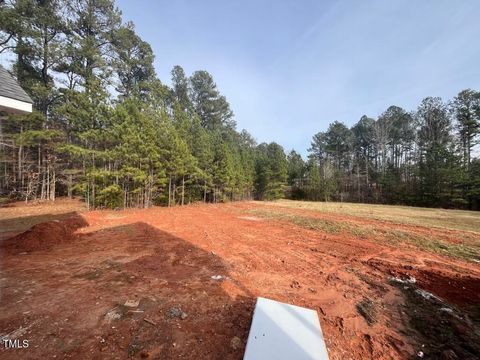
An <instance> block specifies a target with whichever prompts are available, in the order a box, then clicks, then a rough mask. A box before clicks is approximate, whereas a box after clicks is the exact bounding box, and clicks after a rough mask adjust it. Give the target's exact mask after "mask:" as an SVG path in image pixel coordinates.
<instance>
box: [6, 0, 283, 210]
mask: <svg viewBox="0 0 480 360" xmlns="http://www.w3.org/2000/svg"><path fill="white" fill-rule="evenodd" d="M0 31H1V32H0V52H4V53H10V54H11V55H12V57H13V59H14V61H13V66H12V72H13V74H14V75H15V77H16V79H17V80H18V82H19V83H20V85H21V86H22V87H23V88H24V89H25V90H26V91H27V93H28V94H29V95H30V96H31V98H32V99H33V101H34V108H35V111H34V112H33V113H32V114H30V115H23V116H18V115H16V116H9V117H7V118H4V120H3V123H2V129H1V131H2V133H1V159H0V161H1V166H2V171H1V175H0V184H1V189H2V196H9V197H13V198H19V199H25V200H26V201H27V200H29V199H50V200H54V199H55V197H56V196H73V195H80V196H82V197H83V198H84V199H85V201H86V202H87V204H88V206H89V207H90V208H96V207H112V208H120V207H133V206H134V207H149V206H151V205H152V204H168V205H174V204H185V203H189V202H193V201H208V202H219V201H226V200H237V199H249V198H253V197H254V196H255V197H256V198H262V199H271V198H274V197H277V196H280V195H281V194H282V189H283V186H284V185H285V182H286V176H287V172H286V169H287V166H286V157H285V154H284V151H283V148H282V147H281V146H279V145H278V144H275V143H271V144H260V145H257V144H256V143H255V141H254V140H253V138H252V136H251V135H250V134H249V133H248V132H247V131H245V130H243V131H240V132H239V131H237V130H236V124H235V120H234V115H233V112H232V110H231V109H230V105H229V103H228V102H227V100H226V98H225V96H223V95H222V94H221V93H220V92H219V90H218V88H217V86H216V84H215V81H214V79H213V77H212V76H211V75H210V74H209V73H208V72H207V71H203V70H202V71H195V72H194V73H193V74H192V75H191V76H187V75H186V74H185V72H184V70H183V69H182V67H180V66H175V67H174V68H173V69H172V72H171V75H172V78H171V86H167V85H165V84H163V83H162V82H161V81H160V80H159V79H158V77H157V76H156V73H155V70H154V66H153V61H154V54H153V51H152V49H151V47H150V45H149V44H148V43H147V42H145V41H143V40H142V39H141V38H140V37H139V36H138V34H137V33H136V32H135V28H134V25H133V24H132V23H131V22H126V23H125V22H123V21H122V18H121V12H120V11H119V10H118V9H117V8H116V6H115V3H114V2H113V1H111V0H42V1H40V0H16V1H5V2H1V3H0ZM272 184H275V186H276V187H278V188H276V187H274V186H273V185H272Z"/></svg>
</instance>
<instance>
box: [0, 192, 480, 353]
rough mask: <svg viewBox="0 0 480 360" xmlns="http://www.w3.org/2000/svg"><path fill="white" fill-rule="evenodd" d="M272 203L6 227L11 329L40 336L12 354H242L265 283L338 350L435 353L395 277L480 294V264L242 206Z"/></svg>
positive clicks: (458, 304) (6, 331) (465, 302)
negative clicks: (258, 214) (311, 315)
mask: <svg viewBox="0 0 480 360" xmlns="http://www.w3.org/2000/svg"><path fill="white" fill-rule="evenodd" d="M60 203H61V201H60ZM260 206H261V205H258V204H255V203H253V202H248V203H236V204H228V205H195V206H185V207H176V208H170V209H167V208H152V209H146V210H138V209H131V210H126V211H92V212H82V213H79V212H74V213H71V214H70V215H69V216H68V217H67V218H65V217H61V216H62V214H57V215H58V218H59V219H60V220H59V221H58V222H56V221H53V222H52V221H50V222H48V223H46V224H40V225H36V226H34V227H33V228H32V229H31V230H29V231H27V232H26V233H23V234H20V235H17V236H15V237H13V238H10V239H9V240H5V241H4V242H3V243H2V245H1V246H2V258H1V263H0V264H1V278H0V285H1V293H0V296H1V298H0V334H1V335H2V336H4V335H8V337H9V338H17V339H28V340H29V347H28V348H26V349H17V350H11V349H8V350H7V349H3V348H1V349H0V357H1V358H2V359H19V358H22V359H39V358H53V357H54V356H55V358H57V359H60V358H62V359H63V358H66V359H127V358H149V359H173V358H175V359H178V358H182V359H241V358H242V357H243V352H244V346H245V343H246V339H247V336H248V330H249V327H250V322H251V318H252V313H253V308H254V305H255V299H256V297H258V296H263V297H267V298H271V299H274V300H278V301H283V302H288V303H292V304H295V305H299V306H304V307H308V308H312V309H315V310H317V312H318V315H319V318H320V323H321V326H322V330H323V333H324V337H325V341H326V345H327V348H328V352H329V355H330V359H332V360H333V359H408V358H412V357H415V356H417V355H416V354H417V353H418V351H423V352H424V353H425V357H424V358H434V357H432V356H430V357H429V351H430V348H429V344H428V343H424V340H425V339H424V338H420V337H419V335H418V333H417V332H416V330H415V329H411V325H410V324H411V317H410V316H409V313H408V310H409V309H410V307H409V303H407V301H408V300H407V297H405V296H404V293H403V287H410V286H413V285H410V284H408V285H405V286H404V285H402V286H398V284H394V283H392V281H391V280H389V279H390V278H391V277H398V278H400V279H407V278H408V277H409V276H414V277H415V278H416V279H417V284H415V286H418V287H419V288H421V289H424V290H427V291H429V292H431V293H433V294H434V295H436V296H438V297H439V298H442V301H445V302H444V303H442V304H444V305H442V306H451V307H452V308H453V309H454V310H455V311H457V310H458V311H461V309H463V308H464V307H465V308H467V307H470V306H475V305H478V303H479V301H480V298H479V296H480V295H479V294H480V287H479V284H480V266H478V265H477V264H472V263H467V262H464V261H459V260H453V259H449V258H445V257H442V256H440V255H436V254H430V253H426V252H422V251H420V250H415V251H412V248H411V247H401V248H394V247H389V246H386V245H380V244H378V243H375V242H374V241H370V240H369V239H364V238H362V239H359V238H356V237H354V236H352V235H348V234H327V233H323V232H321V231H314V230H307V229H304V228H301V227H299V226H295V225H292V224H291V223H288V222H281V221H273V220H263V219H258V218H255V217H252V216H251V215H248V214H245V212H244V211H245V210H248V209H254V208H259V207H260ZM39 208H43V211H44V212H45V214H51V213H52V212H51V205H38V206H37V207H35V208H33V207H32V209H35V216H38V213H39V212H40V210H39ZM17 209H18V211H21V212H22V213H21V216H22V217H23V218H24V217H25V216H28V214H26V213H25V209H24V208H22V207H21V206H17V207H12V208H11V209H10V210H9V211H11V212H12V213H10V215H11V214H14V212H15V211H17ZM68 211H69V210H68V209H67V208H66V209H65V213H67V212H68ZM32 213H33V212H32ZM57 215H52V218H50V220H54V219H55V216H57ZM316 216H317V215H316ZM318 216H319V215H318ZM24 220H25V219H24ZM2 221H3V222H4V223H5V224H7V225H8V222H9V221H15V217H14V216H9V219H8V220H1V219H0V222H2ZM378 226H387V225H385V222H382V223H381V225H380V224H379V225H378ZM391 226H393V225H391ZM402 226H403V227H405V226H406V225H402ZM412 228H413V227H412ZM415 228H417V227H415ZM454 235H455V234H454V233H452V234H451V236H452V237H454ZM458 236H461V232H458ZM213 275H221V276H222V278H221V279H220V280H214V279H212V276H213ZM127 300H138V302H139V303H138V306H137V307H132V308H130V307H127V306H125V305H124V304H125V302H126V301H127ZM367 300H368V301H367ZM362 304H369V306H368V307H366V308H365V307H362V306H363V305H362ZM369 311H371V313H369ZM182 314H183V315H184V316H181V315H182ZM185 315H186V317H185ZM442 316H443V315H442ZM467 342H468V341H467ZM0 345H2V344H0ZM422 345H423V346H422ZM458 351H461V350H458V349H456V348H453V350H452V349H451V348H447V349H442V354H443V355H445V356H453V355H452V352H453V354H454V355H455V356H457V358H460V357H458V356H459V355H461V354H459V353H458ZM455 352H457V354H455ZM433 353H434V352H433V349H432V354H433ZM443 355H442V356H443ZM444 358H448V357H444ZM452 358H453V357H452ZM470 358H474V357H470Z"/></svg>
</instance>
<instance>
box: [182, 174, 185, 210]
mask: <svg viewBox="0 0 480 360" xmlns="http://www.w3.org/2000/svg"><path fill="white" fill-rule="evenodd" d="M184 204H185V176H183V177H182V206H183V205H184Z"/></svg>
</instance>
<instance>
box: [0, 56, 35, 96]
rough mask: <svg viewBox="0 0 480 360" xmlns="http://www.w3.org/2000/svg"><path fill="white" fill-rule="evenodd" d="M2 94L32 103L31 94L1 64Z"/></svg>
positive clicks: (0, 81) (0, 86) (0, 89)
mask: <svg viewBox="0 0 480 360" xmlns="http://www.w3.org/2000/svg"><path fill="white" fill-rule="evenodd" d="M0 96H4V97H7V98H10V99H15V100H19V101H23V102H26V103H30V104H32V103H33V101H32V99H30V96H28V94H27V93H26V92H25V90H23V89H22V88H21V87H20V85H18V83H17V81H16V80H15V79H14V78H13V77H12V75H10V73H9V72H8V71H7V70H6V69H4V68H3V67H2V66H1V65H0Z"/></svg>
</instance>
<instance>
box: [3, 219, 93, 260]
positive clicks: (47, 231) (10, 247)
mask: <svg viewBox="0 0 480 360" xmlns="http://www.w3.org/2000/svg"><path fill="white" fill-rule="evenodd" d="M84 226H88V223H87V222H86V221H85V219H84V218H83V217H81V216H80V215H76V216H73V217H71V218H68V219H65V220H62V221H60V220H53V221H48V222H44V223H40V224H37V225H34V226H32V227H31V228H30V229H29V230H27V231H25V232H23V233H21V234H18V235H16V236H14V237H12V238H10V239H7V240H5V241H3V243H2V244H1V247H2V248H3V251H4V252H5V253H7V254H18V253H22V252H32V251H37V250H48V249H50V248H52V247H54V246H55V245H58V244H60V243H65V242H69V241H72V240H73V239H74V237H75V235H74V232H75V230H77V229H79V228H81V227H84Z"/></svg>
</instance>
